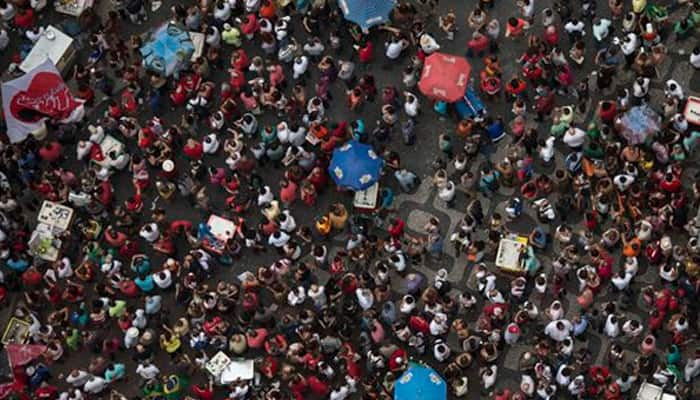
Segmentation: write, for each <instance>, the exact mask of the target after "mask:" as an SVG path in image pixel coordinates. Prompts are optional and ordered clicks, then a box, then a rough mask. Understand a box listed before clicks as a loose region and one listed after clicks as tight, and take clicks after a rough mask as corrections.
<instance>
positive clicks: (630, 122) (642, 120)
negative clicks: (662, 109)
mask: <svg viewBox="0 0 700 400" xmlns="http://www.w3.org/2000/svg"><path fill="white" fill-rule="evenodd" d="M617 122H618V124H619V127H620V134H621V135H622V137H624V138H625V139H627V143H629V144H631V145H636V144H641V143H645V142H646V141H647V139H648V138H649V137H651V136H654V135H655V134H656V132H658V131H659V129H660V128H661V117H659V114H657V113H656V111H654V110H652V109H651V108H650V107H649V106H647V105H642V106H636V107H632V108H631V109H630V110H629V111H627V112H626V113H625V114H623V115H622V117H620V119H619V120H618V121H617Z"/></svg>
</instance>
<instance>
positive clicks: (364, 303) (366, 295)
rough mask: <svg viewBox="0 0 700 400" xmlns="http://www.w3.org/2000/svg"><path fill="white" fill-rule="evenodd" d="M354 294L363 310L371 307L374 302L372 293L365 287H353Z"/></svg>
mask: <svg viewBox="0 0 700 400" xmlns="http://www.w3.org/2000/svg"><path fill="white" fill-rule="evenodd" d="M355 296H356V297H357V303H358V304H359V305H360V307H362V309H363V310H369V309H370V308H372V305H373V304H374V295H373V294H372V291H371V290H369V289H367V288H357V289H355Z"/></svg>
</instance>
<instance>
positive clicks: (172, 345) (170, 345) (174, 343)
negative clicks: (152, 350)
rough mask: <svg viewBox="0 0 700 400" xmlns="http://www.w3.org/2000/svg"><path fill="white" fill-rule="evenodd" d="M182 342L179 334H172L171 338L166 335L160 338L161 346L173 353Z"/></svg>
mask: <svg viewBox="0 0 700 400" xmlns="http://www.w3.org/2000/svg"><path fill="white" fill-rule="evenodd" d="M181 344H182V343H181V342H180V338H179V337H177V336H171V337H170V339H169V340H168V339H167V338H166V337H161V339H160V347H162V348H163V349H164V350H165V351H166V352H167V353H171V354H172V353H174V352H176V351H177V350H178V349H179V348H180V345H181Z"/></svg>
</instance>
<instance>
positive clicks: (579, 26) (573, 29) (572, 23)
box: [564, 18, 586, 43]
mask: <svg viewBox="0 0 700 400" xmlns="http://www.w3.org/2000/svg"><path fill="white" fill-rule="evenodd" d="M564 30H565V31H566V33H567V34H568V35H569V42H571V43H576V42H577V41H579V40H581V39H583V37H584V36H585V35H586V25H585V24H584V23H583V21H580V20H578V19H576V18H572V19H570V20H569V22H567V23H566V24H565V25H564Z"/></svg>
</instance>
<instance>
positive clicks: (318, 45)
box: [304, 37, 326, 59]
mask: <svg viewBox="0 0 700 400" xmlns="http://www.w3.org/2000/svg"><path fill="white" fill-rule="evenodd" d="M325 50H326V47H325V46H324V45H323V43H322V42H321V39H319V38H318V37H314V38H313V39H311V41H310V42H308V43H306V44H304V52H305V53H307V54H308V55H310V56H311V58H313V59H316V58H318V57H320V56H321V54H323V52H324V51H325Z"/></svg>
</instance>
